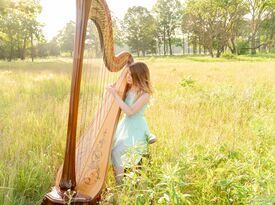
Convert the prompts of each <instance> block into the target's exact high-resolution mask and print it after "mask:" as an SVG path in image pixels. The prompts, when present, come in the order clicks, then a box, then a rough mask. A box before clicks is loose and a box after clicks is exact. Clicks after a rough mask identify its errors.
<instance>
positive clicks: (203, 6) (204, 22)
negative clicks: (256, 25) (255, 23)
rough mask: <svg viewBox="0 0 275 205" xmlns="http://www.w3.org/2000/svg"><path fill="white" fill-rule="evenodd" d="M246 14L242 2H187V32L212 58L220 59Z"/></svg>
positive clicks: (225, 0)
mask: <svg viewBox="0 0 275 205" xmlns="http://www.w3.org/2000/svg"><path fill="white" fill-rule="evenodd" d="M246 13H247V10H246V4H245V2H244V1H243V0H231V1H227V0H215V1H214V0H188V2H187V7H186V15H187V17H186V18H187V21H188V23H187V25H188V30H189V31H191V32H192V35H195V36H196V37H198V38H199V39H200V43H201V44H202V45H203V46H204V47H205V48H207V49H208V51H209V53H210V55H211V56H212V57H213V56H214V54H215V52H216V57H220V55H221V53H222V52H224V50H225V48H226V46H227V45H228V42H229V40H230V38H232V35H234V34H235V33H236V29H237V28H239V27H238V25H239V23H240V22H241V20H242V19H243V16H244V15H245V14H246Z"/></svg>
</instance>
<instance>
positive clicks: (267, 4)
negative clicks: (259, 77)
mask: <svg viewBox="0 0 275 205" xmlns="http://www.w3.org/2000/svg"><path fill="white" fill-rule="evenodd" d="M247 2H248V8H249V14H250V15H251V21H250V26H251V54H256V49H257V48H259V47H260V46H261V45H256V44H257V43H256V37H257V36H258V35H259V31H260V27H261V25H262V23H263V22H264V19H265V18H266V17H267V16H268V14H270V13H269V12H268V9H270V8H272V10H273V11H272V12H271V13H274V5H275V1H274V0H247Z"/></svg>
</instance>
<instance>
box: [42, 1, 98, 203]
mask: <svg viewBox="0 0 275 205" xmlns="http://www.w3.org/2000/svg"><path fill="white" fill-rule="evenodd" d="M91 2H92V0H76V35H75V42H74V58H73V73H72V84H71V97H70V109H69V117H68V129H67V142H66V150H65V157H64V164H63V169H62V176H61V179H60V183H59V187H57V186H55V187H54V188H53V189H52V191H51V192H49V193H48V194H46V196H45V197H44V199H43V201H42V204H43V205H57V204H67V200H68V197H66V196H65V195H66V194H67V193H66V192H67V191H68V190H69V189H70V190H71V191H72V192H71V193H74V192H73V191H75V194H73V196H72V197H73V198H72V200H71V203H72V204H79V205H80V204H83V205H92V204H96V199H92V198H91V197H89V196H85V195H83V194H81V193H78V192H77V190H75V187H76V174H75V152H76V129H77V116H78V106H79V94H80V83H81V74H82V65H83V54H84V47H85V38H86V30H87V22H88V16H89V12H90V8H91Z"/></svg>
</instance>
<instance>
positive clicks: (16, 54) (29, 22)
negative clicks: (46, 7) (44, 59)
mask: <svg viewBox="0 0 275 205" xmlns="http://www.w3.org/2000/svg"><path fill="white" fill-rule="evenodd" d="M5 2H6V3H5V5H6V6H5V8H4V9H2V13H3V14H2V15H1V16H0V33H1V35H0V39H1V43H0V50H1V51H2V52H1V55H0V58H1V59H8V60H9V61H11V60H12V59H16V58H21V59H22V60H24V59H25V56H26V53H27V50H28V49H29V50H30V54H31V57H32V58H33V57H34V56H35V49H34V47H35V45H34V44H35V41H40V40H42V41H43V40H44V37H43V35H42V30H41V25H40V23H38V21H37V17H38V15H39V14H40V13H41V9H42V7H41V5H40V2H39V1H37V0H31V1H28V0H20V1H5ZM3 4H4V3H1V5H3Z"/></svg>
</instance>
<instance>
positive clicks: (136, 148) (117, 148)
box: [112, 91, 150, 168]
mask: <svg viewBox="0 0 275 205" xmlns="http://www.w3.org/2000/svg"><path fill="white" fill-rule="evenodd" d="M135 97H136V94H135V93H134V92H132V91H128V93H127V96H126V99H125V101H124V102H125V103H126V104H127V105H129V106H131V105H133V104H134V101H135ZM146 108H147V103H146V104H145V105H144V106H143V107H142V108H141V109H140V110H139V111H138V112H136V113H135V114H134V115H132V116H130V117H128V116H127V115H125V114H124V116H123V118H122V119H121V121H120V122H119V124H118V126H117V129H116V132H115V135H114V143H113V148H112V163H113V165H114V166H115V167H124V168H125V167H126V168H127V167H133V166H134V165H137V164H138V163H139V161H140V160H141V158H142V155H144V154H146V152H147V145H148V136H150V131H149V128H148V125H147V123H146V120H145V117H144V111H145V110H146Z"/></svg>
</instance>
